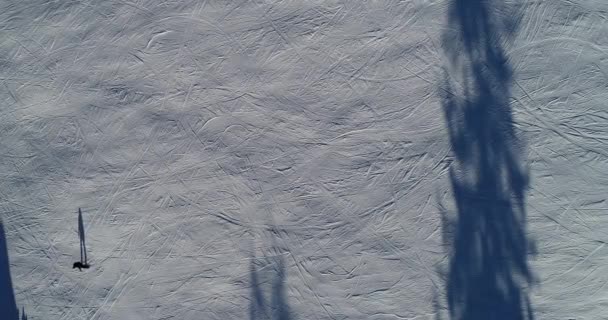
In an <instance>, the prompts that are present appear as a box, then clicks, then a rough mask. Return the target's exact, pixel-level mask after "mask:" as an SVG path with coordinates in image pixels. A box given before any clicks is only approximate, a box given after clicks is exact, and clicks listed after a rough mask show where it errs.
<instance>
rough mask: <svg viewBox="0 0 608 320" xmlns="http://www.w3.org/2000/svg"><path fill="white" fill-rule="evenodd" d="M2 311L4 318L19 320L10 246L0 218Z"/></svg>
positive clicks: (0, 302)
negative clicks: (9, 251)
mask: <svg viewBox="0 0 608 320" xmlns="http://www.w3.org/2000/svg"><path fill="white" fill-rule="evenodd" d="M0 312H1V315H2V317H0V318H2V319H6V320H19V309H18V308H17V303H16V301H15V293H14V291H13V282H12V280H11V269H10V264H9V260H8V246H7V243H6V235H5V233H4V225H3V223H2V220H0ZM24 314H25V311H24Z"/></svg>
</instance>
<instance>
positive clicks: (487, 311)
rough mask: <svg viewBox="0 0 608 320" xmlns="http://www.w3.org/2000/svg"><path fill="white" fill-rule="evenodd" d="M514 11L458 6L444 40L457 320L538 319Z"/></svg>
mask: <svg viewBox="0 0 608 320" xmlns="http://www.w3.org/2000/svg"><path fill="white" fill-rule="evenodd" d="M513 2H514V1H512V2H511V3H513ZM514 9H517V8H516V7H513V6H511V7H508V6H507V4H505V3H504V2H502V1H492V0H486V1H484V0H452V1H451V3H450V7H449V11H448V12H449V17H448V24H449V25H448V27H449V28H448V29H449V30H450V31H447V32H446V33H445V34H444V35H443V42H442V45H443V48H444V50H445V52H446V54H447V56H448V57H449V59H450V65H449V66H447V68H446V70H450V71H446V72H445V74H444V79H443V83H442V88H441V90H442V95H443V97H442V104H443V110H444V115H445V118H446V122H447V124H446V125H447V129H448V132H449V135H450V143H451V146H452V149H453V152H454V154H455V160H456V161H455V162H454V163H453V164H452V166H451V167H450V179H451V183H452V189H453V195H454V200H455V204H456V213H455V216H450V215H448V213H447V212H443V231H444V241H445V243H446V244H447V245H449V247H450V249H451V252H450V261H449V269H448V270H447V281H446V293H447V304H448V308H449V313H450V317H451V319H458V320H460V319H466V320H482V319H483V320H486V319H494V320H507V319H508V320H519V319H533V310H532V306H531V303H530V300H529V298H528V294H527V292H526V290H527V287H528V286H529V285H530V284H531V282H532V273H531V270H530V267H529V265H528V260H527V259H528V254H529V253H528V251H529V250H530V248H532V244H531V241H529V240H528V239H527V236H526V212H525V192H526V189H527V185H528V173H527V170H526V168H525V164H524V159H523V155H522V152H521V151H522V144H521V141H520V140H519V139H518V137H517V135H516V133H515V130H514V128H513V122H514V120H513V117H512V113H511V109H510V105H509V97H510V94H511V92H510V91H511V81H512V77H513V70H512V68H511V66H510V65H509V62H508V59H507V57H506V56H505V52H504V49H503V47H502V44H503V43H505V42H506V41H508V40H509V37H510V36H512V35H513V32H515V29H516V27H517V20H516V17H517V16H518V15H517V14H516V11H515V10H514ZM454 83H459V86H458V87H457V86H456V85H454Z"/></svg>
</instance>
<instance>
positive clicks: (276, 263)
mask: <svg viewBox="0 0 608 320" xmlns="http://www.w3.org/2000/svg"><path fill="white" fill-rule="evenodd" d="M250 261H251V262H250V265H249V279H250V286H251V293H250V299H249V300H250V303H249V319H250V320H291V319H292V317H291V313H290V311H289V304H288V303H287V295H286V292H285V280H286V276H287V275H286V270H285V263H284V261H283V256H282V255H280V254H279V255H277V256H275V257H270V258H263V259H256V258H255V257H252V258H251V260H250ZM257 265H259V266H257ZM268 291H270V301H267V298H266V295H265V294H264V293H265V292H268Z"/></svg>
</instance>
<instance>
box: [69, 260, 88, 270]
mask: <svg viewBox="0 0 608 320" xmlns="http://www.w3.org/2000/svg"><path fill="white" fill-rule="evenodd" d="M75 268H78V270H80V271H82V269H88V268H89V265H88V264H86V263H82V262H80V261H78V262H74V265H73V266H72V269H75Z"/></svg>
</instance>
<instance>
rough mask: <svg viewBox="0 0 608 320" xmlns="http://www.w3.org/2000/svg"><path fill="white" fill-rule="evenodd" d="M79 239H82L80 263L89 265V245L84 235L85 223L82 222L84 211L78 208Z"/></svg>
mask: <svg viewBox="0 0 608 320" xmlns="http://www.w3.org/2000/svg"><path fill="white" fill-rule="evenodd" d="M78 238H79V239H80V262H82V263H83V264H85V265H86V264H88V259H87V244H86V240H85V234H84V222H83V221H82V211H81V210H80V208H78Z"/></svg>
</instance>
